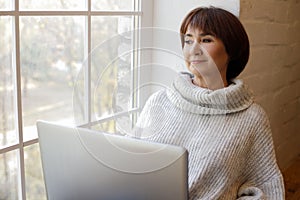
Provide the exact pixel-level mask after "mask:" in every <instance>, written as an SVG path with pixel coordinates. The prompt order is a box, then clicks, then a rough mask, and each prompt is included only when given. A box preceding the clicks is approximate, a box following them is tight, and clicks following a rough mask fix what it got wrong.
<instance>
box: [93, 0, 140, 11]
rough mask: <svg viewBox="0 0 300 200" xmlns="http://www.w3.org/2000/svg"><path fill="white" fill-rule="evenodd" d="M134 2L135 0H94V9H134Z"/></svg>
mask: <svg viewBox="0 0 300 200" xmlns="http://www.w3.org/2000/svg"><path fill="white" fill-rule="evenodd" d="M136 1H137V0H136ZM134 2H135V0H92V10H98V11H121V10H122V11H125V10H126V11H134Z"/></svg>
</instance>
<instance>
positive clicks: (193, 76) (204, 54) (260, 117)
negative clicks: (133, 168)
mask: <svg viewBox="0 0 300 200" xmlns="http://www.w3.org/2000/svg"><path fill="white" fill-rule="evenodd" d="M180 33H181V41H182V48H183V54H184V58H185V62H186V66H187V69H188V70H189V72H190V73H180V74H179V75H178V77H177V78H176V79H175V81H174V83H173V88H172V89H166V90H161V91H158V92H157V93H155V94H153V95H152V96H151V97H150V98H149V100H148V101H147V103H146V105H145V107H144V109H143V111H142V113H141V116H140V118H139V120H138V123H137V126H138V127H139V129H140V130H142V133H144V132H146V133H148V134H149V133H151V134H149V135H147V137H146V138H147V139H148V140H153V141H157V142H162V143H171V144H175V145H180V146H183V147H185V148H186V149H187V150H188V151H189V198H190V199H225V200H231V199H272V200H277V199H284V185H283V179H282V175H281V172H280V170H279V168H278V166H277V163H276V158H275V154H274V147H273V141H272V135H271V129H270V126H269V122H268V119H267V116H266V113H265V112H264V111H263V109H262V108H261V107H260V106H259V105H257V104H256V103H254V102H253V97H252V95H251V93H250V92H249V90H248V89H247V87H246V86H245V84H244V83H243V82H242V81H241V80H238V79H236V77H237V76H238V75H239V74H240V73H241V72H242V71H243V69H244V68H245V66H246V64H247V62H248V57H249V41H248V37H247V34H246V32H245V30H244V28H243V26H242V24H241V23H240V21H239V20H238V19H237V18H236V17H235V16H234V15H233V14H231V13H229V12H227V11H225V10H223V9H220V8H214V7H209V8H196V9H194V10H192V11H191V12H190V13H189V14H188V15H187V16H186V17H185V19H184V20H183V22H182V25H181V29H180ZM142 133H139V134H142Z"/></svg>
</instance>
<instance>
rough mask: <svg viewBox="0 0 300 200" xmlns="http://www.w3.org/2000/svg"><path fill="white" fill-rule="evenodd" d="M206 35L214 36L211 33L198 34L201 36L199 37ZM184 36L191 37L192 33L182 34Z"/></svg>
mask: <svg viewBox="0 0 300 200" xmlns="http://www.w3.org/2000/svg"><path fill="white" fill-rule="evenodd" d="M206 35H211V36H214V35H213V34H212V33H200V34H199V36H201V37H203V36H206ZM184 37H193V35H192V34H190V33H188V34H184Z"/></svg>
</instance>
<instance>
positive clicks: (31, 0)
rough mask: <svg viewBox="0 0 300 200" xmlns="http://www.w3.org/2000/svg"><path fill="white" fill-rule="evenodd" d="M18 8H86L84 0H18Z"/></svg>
mask: <svg viewBox="0 0 300 200" xmlns="http://www.w3.org/2000/svg"><path fill="white" fill-rule="evenodd" d="M19 1H20V10H86V3H85V2H86V0H42V1H36V0H19Z"/></svg>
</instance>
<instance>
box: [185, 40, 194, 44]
mask: <svg viewBox="0 0 300 200" xmlns="http://www.w3.org/2000/svg"><path fill="white" fill-rule="evenodd" d="M184 43H185V44H193V40H184Z"/></svg>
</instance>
